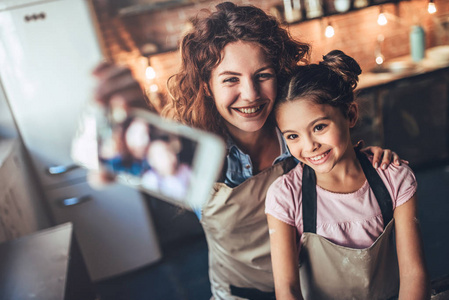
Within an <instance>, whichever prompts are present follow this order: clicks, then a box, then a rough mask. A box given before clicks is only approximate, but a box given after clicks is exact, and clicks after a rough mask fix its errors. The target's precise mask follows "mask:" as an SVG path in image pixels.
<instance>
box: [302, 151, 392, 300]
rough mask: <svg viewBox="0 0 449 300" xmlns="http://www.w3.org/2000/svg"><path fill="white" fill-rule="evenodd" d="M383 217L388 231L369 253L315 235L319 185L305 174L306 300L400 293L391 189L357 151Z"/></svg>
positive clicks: (372, 299) (383, 296)
mask: <svg viewBox="0 0 449 300" xmlns="http://www.w3.org/2000/svg"><path fill="white" fill-rule="evenodd" d="M357 156H358V158H359V160H360V163H361V165H362V168H363V171H364V173H365V175H366V178H367V180H368V183H369V184H370V187H371V189H372V190H373V192H374V194H375V196H376V199H377V201H378V203H379V206H380V208H381V211H382V216H383V219H384V226H385V224H387V225H386V226H385V227H384V228H385V229H384V232H383V233H382V234H381V235H380V236H379V238H378V239H377V240H376V241H375V242H374V243H373V244H372V245H371V246H370V247H369V248H366V249H352V248H348V247H343V246H339V245H336V244H334V243H332V242H330V241H329V240H327V239H326V238H324V237H322V236H319V235H317V234H316V210H317V207H316V183H315V182H316V181H315V177H314V173H313V174H312V172H313V171H310V170H311V169H310V168H308V167H305V168H304V173H303V194H302V196H303V200H302V201H303V218H304V233H303V244H302V246H301V251H300V255H299V261H300V269H299V270H300V271H299V272H300V283H301V291H302V294H303V296H304V299H306V300H307V299H313V300H316V299H318V300H319V299H338V300H340V299H363V300H365V299H369V300H375V299H389V298H391V297H394V296H396V295H398V293H399V267H398V261H397V255H396V246H395V241H394V235H393V229H394V220H393V206H392V201H391V197H390V195H389V193H388V190H387V189H386V188H385V185H384V184H383V182H382V180H381V179H380V177H379V175H378V174H377V172H376V171H375V170H374V169H373V168H372V166H371V163H370V162H369V160H368V159H367V157H366V156H365V155H364V154H360V153H357Z"/></svg>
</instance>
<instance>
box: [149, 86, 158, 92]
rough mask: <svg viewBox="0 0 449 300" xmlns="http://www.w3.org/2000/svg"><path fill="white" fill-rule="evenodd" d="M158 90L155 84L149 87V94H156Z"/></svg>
mask: <svg viewBox="0 0 449 300" xmlns="http://www.w3.org/2000/svg"><path fill="white" fill-rule="evenodd" d="M158 90H159V87H158V86H157V84H152V85H150V92H153V93H156V92H157V91H158Z"/></svg>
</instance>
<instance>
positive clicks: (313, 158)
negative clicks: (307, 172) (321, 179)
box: [310, 152, 327, 161]
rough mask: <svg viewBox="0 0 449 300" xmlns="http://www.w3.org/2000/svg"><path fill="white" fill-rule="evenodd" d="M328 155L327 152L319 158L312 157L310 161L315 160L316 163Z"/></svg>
mask: <svg viewBox="0 0 449 300" xmlns="http://www.w3.org/2000/svg"><path fill="white" fill-rule="evenodd" d="M326 155H327V152H326V153H324V154H321V155H319V156H315V157H311V158H310V160H314V161H316V160H320V159H322V158H324V157H325V156H326Z"/></svg>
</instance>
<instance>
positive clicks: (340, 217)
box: [265, 157, 417, 249]
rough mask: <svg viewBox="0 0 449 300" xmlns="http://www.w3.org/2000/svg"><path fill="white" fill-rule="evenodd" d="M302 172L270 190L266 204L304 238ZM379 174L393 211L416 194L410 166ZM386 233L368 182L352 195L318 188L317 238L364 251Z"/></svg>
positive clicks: (267, 210)
mask: <svg viewBox="0 0 449 300" xmlns="http://www.w3.org/2000/svg"><path fill="white" fill-rule="evenodd" d="M371 160H372V158H371V157H370V161H371ZM302 171H303V168H302V166H301V165H300V164H298V166H296V167H295V168H294V169H293V170H291V171H290V172H288V173H287V174H285V175H283V176H281V177H279V178H278V179H276V180H275V181H274V182H273V184H272V185H271V186H270V188H269V189H268V192H267V198H266V203H265V213H267V214H270V215H272V216H273V217H275V218H277V219H279V220H281V221H283V222H285V223H287V224H289V225H291V226H295V227H296V229H297V230H298V234H299V235H300V236H302V232H303V223H302V196H301V187H302ZM377 173H379V175H380V178H381V179H382V181H383V182H384V184H385V186H386V188H387V189H388V191H389V193H390V195H391V198H392V200H393V209H395V208H396V207H398V206H400V205H402V204H404V203H405V202H407V201H408V200H409V199H410V198H412V197H413V195H414V194H415V192H416V188H417V183H416V178H415V175H414V174H413V172H412V170H411V169H410V168H409V167H408V166H407V165H405V164H402V165H401V166H395V165H393V164H390V166H389V167H388V168H387V169H386V170H381V169H380V168H378V169H377ZM382 232H383V219H382V213H381V211H380V208H379V205H378V203H377V200H376V198H375V196H374V193H373V191H372V190H371V188H370V186H369V184H368V182H367V181H365V183H364V184H363V186H362V187H361V188H360V189H359V190H357V191H355V192H353V193H348V194H339V193H333V192H330V191H327V190H324V189H322V188H320V187H319V186H317V231H316V233H317V234H319V235H321V236H323V237H325V238H327V239H328V240H330V241H332V242H333V243H335V244H338V245H341V246H345V247H350V248H355V249H364V248H368V247H369V246H371V245H372V244H373V243H374V241H376V239H377V238H378V237H379V236H380V234H381V233H382ZM301 243H302V238H301V242H300V244H301ZM298 246H300V245H298Z"/></svg>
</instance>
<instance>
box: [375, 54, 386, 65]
mask: <svg viewBox="0 0 449 300" xmlns="http://www.w3.org/2000/svg"><path fill="white" fill-rule="evenodd" d="M383 63H384V58H383V56H382V55H378V56H377V57H376V64H378V65H381V64H383Z"/></svg>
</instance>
